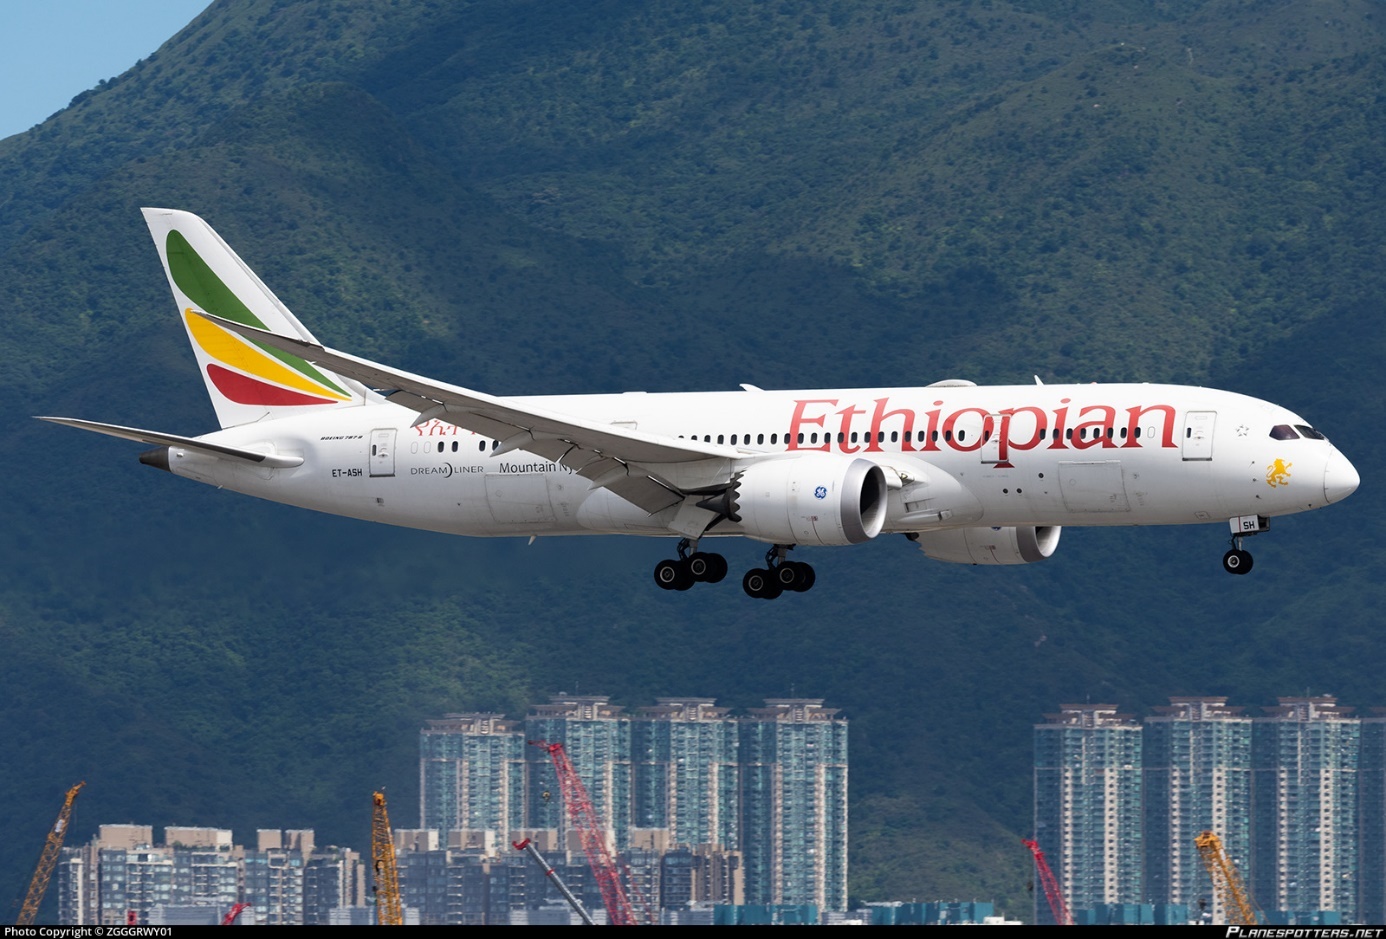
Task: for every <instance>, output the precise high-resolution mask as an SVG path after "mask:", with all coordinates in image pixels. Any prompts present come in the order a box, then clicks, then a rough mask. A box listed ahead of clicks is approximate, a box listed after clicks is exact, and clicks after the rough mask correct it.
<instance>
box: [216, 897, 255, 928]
mask: <svg viewBox="0 0 1386 939" xmlns="http://www.w3.org/2000/svg"><path fill="white" fill-rule="evenodd" d="M248 909H250V904H249V903H237V904H236V905H235V906H233V907H231V909H230V911H229V912H228V913H227V914H226V915H225V916H223V917H222V918H221V924H222V925H223V926H232V925H235V922H236V917H237V916H240V915H241V913H243V912H245V911H246V910H248Z"/></svg>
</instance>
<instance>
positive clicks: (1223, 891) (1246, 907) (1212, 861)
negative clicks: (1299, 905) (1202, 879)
mask: <svg viewBox="0 0 1386 939" xmlns="http://www.w3.org/2000/svg"><path fill="white" fill-rule="evenodd" d="M1194 844H1195V845H1197V846H1198V856H1199V857H1200V858H1202V859H1203V866H1204V867H1206V868H1208V876H1209V877H1211V878H1212V880H1213V891H1214V892H1215V893H1216V894H1217V896H1218V899H1219V900H1221V901H1222V908H1223V910H1225V911H1226V913H1227V919H1228V923H1229V924H1230V925H1233V926H1256V925H1259V924H1260V919H1259V918H1258V917H1257V915H1256V906H1255V904H1253V903H1252V902H1251V896H1250V894H1248V893H1247V890H1246V884H1245V883H1243V882H1242V875H1241V874H1240V873H1238V871H1237V865H1235V864H1233V863H1232V860H1231V859H1230V858H1229V857H1228V856H1227V852H1225V851H1223V850H1222V839H1221V838H1219V837H1218V836H1217V835H1216V834H1215V833H1214V832H1211V831H1205V832H1203V833H1202V834H1201V835H1199V836H1198V837H1197V838H1195V839H1194Z"/></svg>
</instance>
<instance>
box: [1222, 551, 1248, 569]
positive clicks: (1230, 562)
mask: <svg viewBox="0 0 1386 939" xmlns="http://www.w3.org/2000/svg"><path fill="white" fill-rule="evenodd" d="M1251 565H1252V560H1251V552H1250V551H1242V550H1241V549H1237V548H1234V549H1233V550H1231V551H1228V552H1227V553H1226V554H1224V555H1223V556H1222V569H1223V570H1225V571H1227V573H1229V574H1245V573H1248V572H1249V571H1250V570H1251Z"/></svg>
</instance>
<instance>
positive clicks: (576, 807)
mask: <svg viewBox="0 0 1386 939" xmlns="http://www.w3.org/2000/svg"><path fill="white" fill-rule="evenodd" d="M529 743H530V745H531V746H535V747H543V748H544V749H545V750H546V751H547V752H548V754H549V759H551V760H553V768H554V771H555V772H557V773H558V787H559V791H560V792H561V793H562V795H563V804H564V805H565V806H566V807H567V809H568V821H569V823H570V824H571V825H572V826H573V829H574V830H575V831H577V833H578V838H579V840H581V841H582V850H583V851H585V852H586V853H587V863H588V864H589V865H590V866H591V868H592V877H593V878H594V879H595V880H596V881H597V886H598V887H599V888H601V891H602V903H603V904H604V905H605V906H606V915H607V920H608V922H609V923H610V924H611V925H612V926H638V925H640V922H639V921H638V920H636V918H635V910H634V908H633V907H632V906H631V902H630V898H629V897H628V896H627V895H626V888H625V886H624V885H623V884H622V883H621V877H620V875H619V874H618V873H617V870H616V862H615V861H614V860H612V857H611V852H610V851H608V850H607V847H606V839H605V838H604V837H603V836H602V823H601V819H600V818H598V817H597V810H596V809H595V808H593V807H592V800H591V799H590V798H589V797H588V795H587V787H586V786H584V785H583V784H582V780H581V779H580V778H578V774H577V770H576V769H575V768H574V767H573V761H572V760H570V759H568V753H567V751H566V750H564V749H563V744H561V743H548V742H546V741H543V740H531V741H529ZM640 901H641V906H642V907H643V908H644V910H645V921H646V922H647V923H648V922H649V920H650V915H649V908H648V904H646V903H645V902H644V897H643V896H641V897H640Z"/></svg>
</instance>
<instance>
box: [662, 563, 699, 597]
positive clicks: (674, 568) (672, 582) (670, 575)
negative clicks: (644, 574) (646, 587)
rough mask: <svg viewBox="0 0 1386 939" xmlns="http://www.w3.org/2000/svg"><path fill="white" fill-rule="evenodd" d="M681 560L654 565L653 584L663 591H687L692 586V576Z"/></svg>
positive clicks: (686, 565) (686, 564)
mask: <svg viewBox="0 0 1386 939" xmlns="http://www.w3.org/2000/svg"><path fill="white" fill-rule="evenodd" d="M688 568H689V564H688V562H687V561H683V560H670V561H660V562H659V563H658V564H656V565H655V569H654V579H655V583H657V584H659V586H661V587H663V588H664V589H665V590H687V589H688V588H689V587H691V586H693V574H692V572H690V571H689V569H688Z"/></svg>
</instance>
